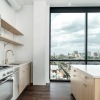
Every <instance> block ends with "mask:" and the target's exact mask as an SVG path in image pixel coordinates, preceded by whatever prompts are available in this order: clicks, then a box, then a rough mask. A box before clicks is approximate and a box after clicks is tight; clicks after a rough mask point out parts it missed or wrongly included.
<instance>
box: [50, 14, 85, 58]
mask: <svg viewBox="0 0 100 100" xmlns="http://www.w3.org/2000/svg"><path fill="white" fill-rule="evenodd" d="M51 59H52V60H53V59H54V60H57V59H59V60H84V59H85V13H51Z"/></svg>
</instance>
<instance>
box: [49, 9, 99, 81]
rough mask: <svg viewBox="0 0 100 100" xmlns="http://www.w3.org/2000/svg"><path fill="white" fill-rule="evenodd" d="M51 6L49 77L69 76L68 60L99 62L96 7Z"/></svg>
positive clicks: (69, 61) (53, 78) (63, 78)
mask: <svg viewBox="0 0 100 100" xmlns="http://www.w3.org/2000/svg"><path fill="white" fill-rule="evenodd" d="M55 9H57V10H55ZM55 9H53V10H52V9H51V31H50V79H51V80H70V69H71V64H100V62H99V60H100V45H99V44H100V39H99V36H100V13H99V11H100V8H99V9H97V8H95V7H94V8H93V7H92V8H82V7H79V8H73V7H72V8H68V10H66V9H67V8H61V9H60V8H55ZM98 10H99V11H98ZM97 11H98V12H97Z"/></svg>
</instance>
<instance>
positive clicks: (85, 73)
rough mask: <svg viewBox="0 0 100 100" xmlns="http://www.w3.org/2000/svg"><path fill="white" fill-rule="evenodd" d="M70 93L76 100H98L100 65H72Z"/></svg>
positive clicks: (99, 92) (99, 99) (99, 96)
mask: <svg viewBox="0 0 100 100" xmlns="http://www.w3.org/2000/svg"><path fill="white" fill-rule="evenodd" d="M71 93H72V94H73V96H74V97H75V98H76V100H100V65H72V67H71Z"/></svg>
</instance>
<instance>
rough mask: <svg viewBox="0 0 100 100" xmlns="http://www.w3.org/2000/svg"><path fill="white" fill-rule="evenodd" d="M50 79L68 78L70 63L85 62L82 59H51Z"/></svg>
mask: <svg viewBox="0 0 100 100" xmlns="http://www.w3.org/2000/svg"><path fill="white" fill-rule="evenodd" d="M50 63H51V64H50V79H51V80H70V70H71V64H85V62H83V61H70V62H69V61H51V62H50Z"/></svg>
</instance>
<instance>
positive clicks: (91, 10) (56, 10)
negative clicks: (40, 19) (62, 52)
mask: <svg viewBox="0 0 100 100" xmlns="http://www.w3.org/2000/svg"><path fill="white" fill-rule="evenodd" d="M98 12H99V13H100V7H99V6H97V7H50V20H49V23H50V24H49V79H50V62H51V61H75V62H77V61H84V62H85V64H86V65H87V62H88V61H100V60H88V59H87V52H88V13H98ZM51 13H85V59H84V60H51V58H50V57H51ZM50 80H51V79H50ZM51 81H52V80H51ZM55 81H57V80H55Z"/></svg>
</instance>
